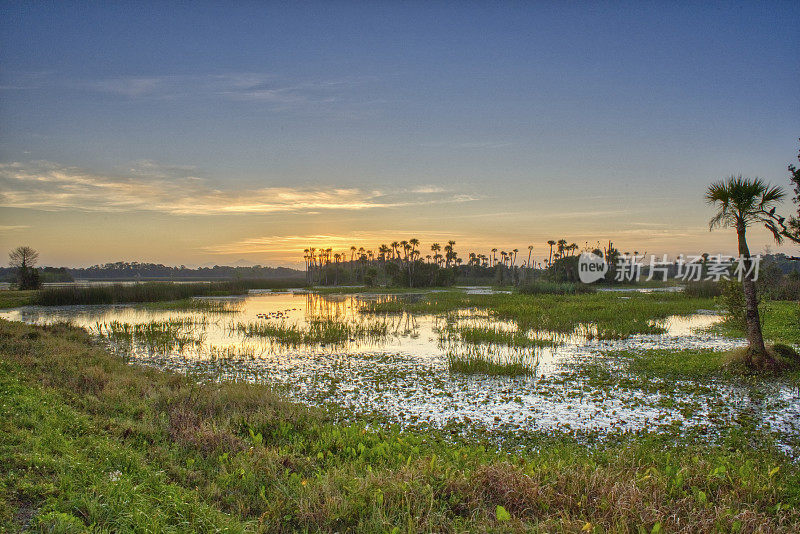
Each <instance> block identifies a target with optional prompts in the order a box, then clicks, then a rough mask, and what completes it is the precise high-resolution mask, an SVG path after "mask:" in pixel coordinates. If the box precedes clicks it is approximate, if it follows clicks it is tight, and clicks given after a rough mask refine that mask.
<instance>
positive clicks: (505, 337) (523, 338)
mask: <svg viewBox="0 0 800 534" xmlns="http://www.w3.org/2000/svg"><path fill="white" fill-rule="evenodd" d="M440 339H441V341H443V342H450V341H460V342H462V343H471V344H474V345H477V344H493V345H506V346H508V347H555V346H557V345H560V344H561V343H560V342H559V341H557V340H553V339H543V338H541V337H531V336H530V335H528V332H525V331H519V330H514V331H508V330H503V329H502V328H499V327H496V326H494V327H492V326H474V325H465V324H453V323H448V324H447V325H445V326H444V327H443V328H442V329H441V331H440Z"/></svg>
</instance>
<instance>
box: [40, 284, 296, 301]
mask: <svg viewBox="0 0 800 534" xmlns="http://www.w3.org/2000/svg"><path fill="white" fill-rule="evenodd" d="M293 285H294V286H296V285H297V280H232V281H228V282H210V283H202V282H195V283H188V284H183V283H173V282H144V283H140V284H127V285H123V284H111V285H93V286H69V287H57V288H47V289H43V290H41V291H39V292H38V293H37V294H36V296H35V298H34V304H39V305H41V306H64V305H70V304H120V303H137V302H163V301H173V300H185V299H189V298H191V297H213V296H224V295H244V294H247V292H248V291H249V290H251V289H273V288H286V287H293Z"/></svg>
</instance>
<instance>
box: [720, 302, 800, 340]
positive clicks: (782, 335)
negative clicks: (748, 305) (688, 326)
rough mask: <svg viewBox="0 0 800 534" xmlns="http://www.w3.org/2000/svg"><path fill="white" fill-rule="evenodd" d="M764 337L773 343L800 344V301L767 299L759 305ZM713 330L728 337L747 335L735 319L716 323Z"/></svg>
mask: <svg viewBox="0 0 800 534" xmlns="http://www.w3.org/2000/svg"><path fill="white" fill-rule="evenodd" d="M759 311H760V312H761V321H762V333H763V334H764V339H766V340H767V341H770V342H773V343H785V344H787V345H800V302H792V301H777V300H772V301H766V302H763V303H762V304H761V306H759ZM712 331H713V332H715V333H717V334H720V335H724V336H728V337H745V332H744V330H743V329H742V328H741V327H740V326H739V325H737V324H736V323H734V322H733V321H723V322H721V323H719V324H716V325H714V327H713V328H712Z"/></svg>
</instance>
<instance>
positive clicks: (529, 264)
mask: <svg viewBox="0 0 800 534" xmlns="http://www.w3.org/2000/svg"><path fill="white" fill-rule="evenodd" d="M531 254H533V245H528V263H527V264H526V265H527V266H528V267H530V266H531Z"/></svg>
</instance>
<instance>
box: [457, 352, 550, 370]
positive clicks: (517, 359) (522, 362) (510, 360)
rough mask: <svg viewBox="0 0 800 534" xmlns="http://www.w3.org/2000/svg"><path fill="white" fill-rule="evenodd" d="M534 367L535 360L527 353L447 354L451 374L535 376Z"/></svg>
mask: <svg viewBox="0 0 800 534" xmlns="http://www.w3.org/2000/svg"><path fill="white" fill-rule="evenodd" d="M536 367H537V365H536V358H535V357H534V356H531V355H530V354H527V353H519V354H510V355H504V356H497V355H496V354H492V353H491V352H489V351H485V350H470V351H467V352H456V351H451V352H448V354H447V368H448V369H449V370H450V372H453V373H462V374H468V375H472V374H481V375H492V376H529V375H535V374H536Z"/></svg>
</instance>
